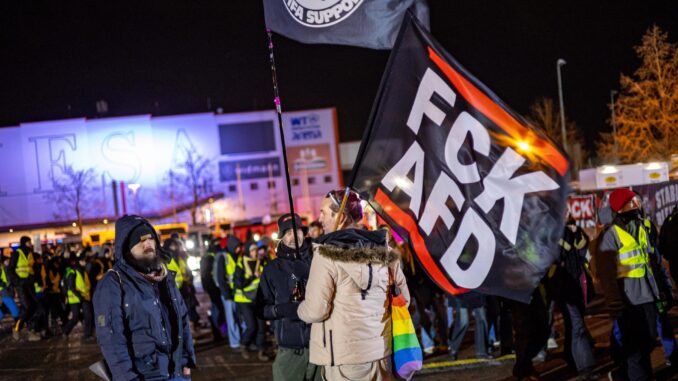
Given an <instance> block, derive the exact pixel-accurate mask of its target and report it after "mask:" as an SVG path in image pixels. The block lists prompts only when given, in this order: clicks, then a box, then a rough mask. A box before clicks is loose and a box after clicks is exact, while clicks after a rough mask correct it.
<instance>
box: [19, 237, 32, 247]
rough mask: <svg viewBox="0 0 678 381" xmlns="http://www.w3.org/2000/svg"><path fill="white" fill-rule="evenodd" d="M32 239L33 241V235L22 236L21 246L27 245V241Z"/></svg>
mask: <svg viewBox="0 0 678 381" xmlns="http://www.w3.org/2000/svg"><path fill="white" fill-rule="evenodd" d="M30 241H31V237H29V236H22V237H21V239H20V240H19V244H20V245H21V246H26V243H27V242H30Z"/></svg>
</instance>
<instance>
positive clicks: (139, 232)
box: [125, 224, 155, 253]
mask: <svg viewBox="0 0 678 381" xmlns="http://www.w3.org/2000/svg"><path fill="white" fill-rule="evenodd" d="M147 234H150V235H151V237H153V239H155V235H154V234H153V228H152V227H150V226H149V225H148V224H140V225H138V226H137V227H135V228H134V229H133V230H132V231H131V232H130V233H129V236H128V238H127V246H125V252H127V253H129V252H130V251H131V250H132V247H134V245H136V244H137V243H139V241H141V237H143V236H145V235H147Z"/></svg>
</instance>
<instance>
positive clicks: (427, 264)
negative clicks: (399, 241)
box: [374, 189, 468, 295]
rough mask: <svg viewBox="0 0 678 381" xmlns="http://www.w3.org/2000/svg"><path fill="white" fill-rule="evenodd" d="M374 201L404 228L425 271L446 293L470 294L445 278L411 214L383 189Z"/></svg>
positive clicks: (378, 192)
mask: <svg viewBox="0 0 678 381" xmlns="http://www.w3.org/2000/svg"><path fill="white" fill-rule="evenodd" d="M374 200H375V201H376V202H377V203H378V204H379V205H380V206H381V209H382V210H383V211H384V213H386V214H387V215H388V216H389V217H390V218H391V219H392V220H393V221H395V222H396V223H397V224H398V225H400V226H402V227H403V228H404V229H405V230H407V232H408V233H409V235H410V243H412V246H413V247H414V251H415V252H416V253H417V257H419V260H420V261H421V264H422V265H423V267H424V269H425V270H426V272H427V273H428V275H429V276H431V278H433V280H434V281H436V283H438V286H440V287H442V288H443V289H444V290H445V291H447V292H449V293H450V294H452V295H458V294H463V293H466V292H468V290H467V289H465V288H458V287H454V286H453V285H452V284H451V283H450V281H449V280H448V279H447V277H445V275H444V274H443V273H442V272H441V271H440V268H439V267H438V265H437V264H436V263H435V262H434V261H433V258H432V257H431V254H430V253H429V252H428V249H427V248H426V243H425V242H424V238H423V237H422V236H421V234H419V228H418V227H417V223H416V221H414V219H413V218H412V217H410V215H409V214H407V213H405V212H403V211H402V210H401V209H400V208H398V206H397V205H396V204H395V203H394V202H393V201H391V199H390V198H389V197H388V196H387V195H386V193H384V192H383V191H382V190H381V189H377V194H376V195H375V196H374Z"/></svg>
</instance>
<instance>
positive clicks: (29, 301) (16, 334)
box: [7, 236, 40, 341]
mask: <svg viewBox="0 0 678 381" xmlns="http://www.w3.org/2000/svg"><path fill="white" fill-rule="evenodd" d="M7 276H8V277H9V280H10V282H11V283H12V285H14V286H15V289H16V290H17V293H18V294H19V301H20V303H21V316H20V317H19V320H17V322H16V325H15V326H14V331H13V332H12V337H13V338H14V340H19V338H20V333H21V329H22V328H23V327H24V325H26V324H28V329H29V332H28V340H29V341H38V340H40V335H39V334H38V333H37V332H35V322H34V319H33V318H34V316H35V314H36V312H37V311H38V308H40V304H39V303H38V300H37V298H36V296H35V284H34V283H35V277H34V276H33V243H32V242H31V238H30V237H27V236H23V237H21V239H20V241H19V247H18V248H17V249H16V250H15V251H14V252H13V253H12V256H11V257H10V259H9V265H8V266H7Z"/></svg>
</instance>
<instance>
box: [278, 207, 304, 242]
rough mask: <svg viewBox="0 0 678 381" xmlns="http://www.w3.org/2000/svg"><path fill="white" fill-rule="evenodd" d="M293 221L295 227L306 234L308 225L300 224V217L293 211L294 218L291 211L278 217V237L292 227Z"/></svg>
mask: <svg viewBox="0 0 678 381" xmlns="http://www.w3.org/2000/svg"><path fill="white" fill-rule="evenodd" d="M293 223H294V225H296V227H297V229H301V231H302V232H303V233H304V236H305V235H306V234H308V226H304V225H302V223H301V217H299V215H298V214H296V213H294V218H292V213H287V214H283V215H282V216H280V218H278V238H282V236H284V235H285V232H286V231H288V230H290V229H293V228H294V225H293Z"/></svg>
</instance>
